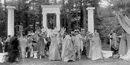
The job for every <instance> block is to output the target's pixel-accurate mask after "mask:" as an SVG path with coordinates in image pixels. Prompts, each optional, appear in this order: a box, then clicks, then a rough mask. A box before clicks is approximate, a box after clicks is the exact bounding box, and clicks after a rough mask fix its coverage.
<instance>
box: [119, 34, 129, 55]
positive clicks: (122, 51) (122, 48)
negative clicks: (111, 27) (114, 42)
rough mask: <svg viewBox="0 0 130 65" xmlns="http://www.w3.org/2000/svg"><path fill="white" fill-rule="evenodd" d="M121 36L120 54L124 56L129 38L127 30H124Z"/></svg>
mask: <svg viewBox="0 0 130 65" xmlns="http://www.w3.org/2000/svg"><path fill="white" fill-rule="evenodd" d="M119 37H120V38H121V40H120V45H119V54H120V57H121V56H124V55H125V54H126V52H127V40H126V34H125V32H123V33H122V35H121V36H119Z"/></svg>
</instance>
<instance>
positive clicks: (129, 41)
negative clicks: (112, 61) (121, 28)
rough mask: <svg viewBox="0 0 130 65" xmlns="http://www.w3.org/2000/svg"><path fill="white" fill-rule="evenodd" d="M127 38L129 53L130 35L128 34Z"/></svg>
mask: <svg viewBox="0 0 130 65" xmlns="http://www.w3.org/2000/svg"><path fill="white" fill-rule="evenodd" d="M126 38H127V51H128V50H129V49H130V34H128V33H127V34H126Z"/></svg>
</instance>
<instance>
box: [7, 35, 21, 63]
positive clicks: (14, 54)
mask: <svg viewBox="0 0 130 65" xmlns="http://www.w3.org/2000/svg"><path fill="white" fill-rule="evenodd" d="M8 53H9V58H8V61H9V62H15V61H16V59H17V58H18V56H19V41H18V39H17V38H16V37H13V38H12V39H11V40H10V43H9V51H8Z"/></svg>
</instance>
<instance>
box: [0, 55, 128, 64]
mask: <svg viewBox="0 0 130 65" xmlns="http://www.w3.org/2000/svg"><path fill="white" fill-rule="evenodd" d="M0 65H130V62H129V61H125V60H121V59H103V60H97V61H92V60H89V59H86V58H85V57H84V58H82V60H77V61H75V62H63V61H49V60H48V59H47V58H44V59H31V58H30V59H25V60H22V61H20V62H18V63H3V64H0Z"/></svg>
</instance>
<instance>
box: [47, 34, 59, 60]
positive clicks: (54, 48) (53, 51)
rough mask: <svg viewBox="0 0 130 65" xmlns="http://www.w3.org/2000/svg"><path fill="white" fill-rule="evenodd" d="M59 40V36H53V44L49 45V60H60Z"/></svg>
mask: <svg viewBox="0 0 130 65" xmlns="http://www.w3.org/2000/svg"><path fill="white" fill-rule="evenodd" d="M60 59H61V58H60V52H59V40H58V37H57V36H52V37H51V45H50V47H49V60H54V61H55V60H60Z"/></svg>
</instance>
